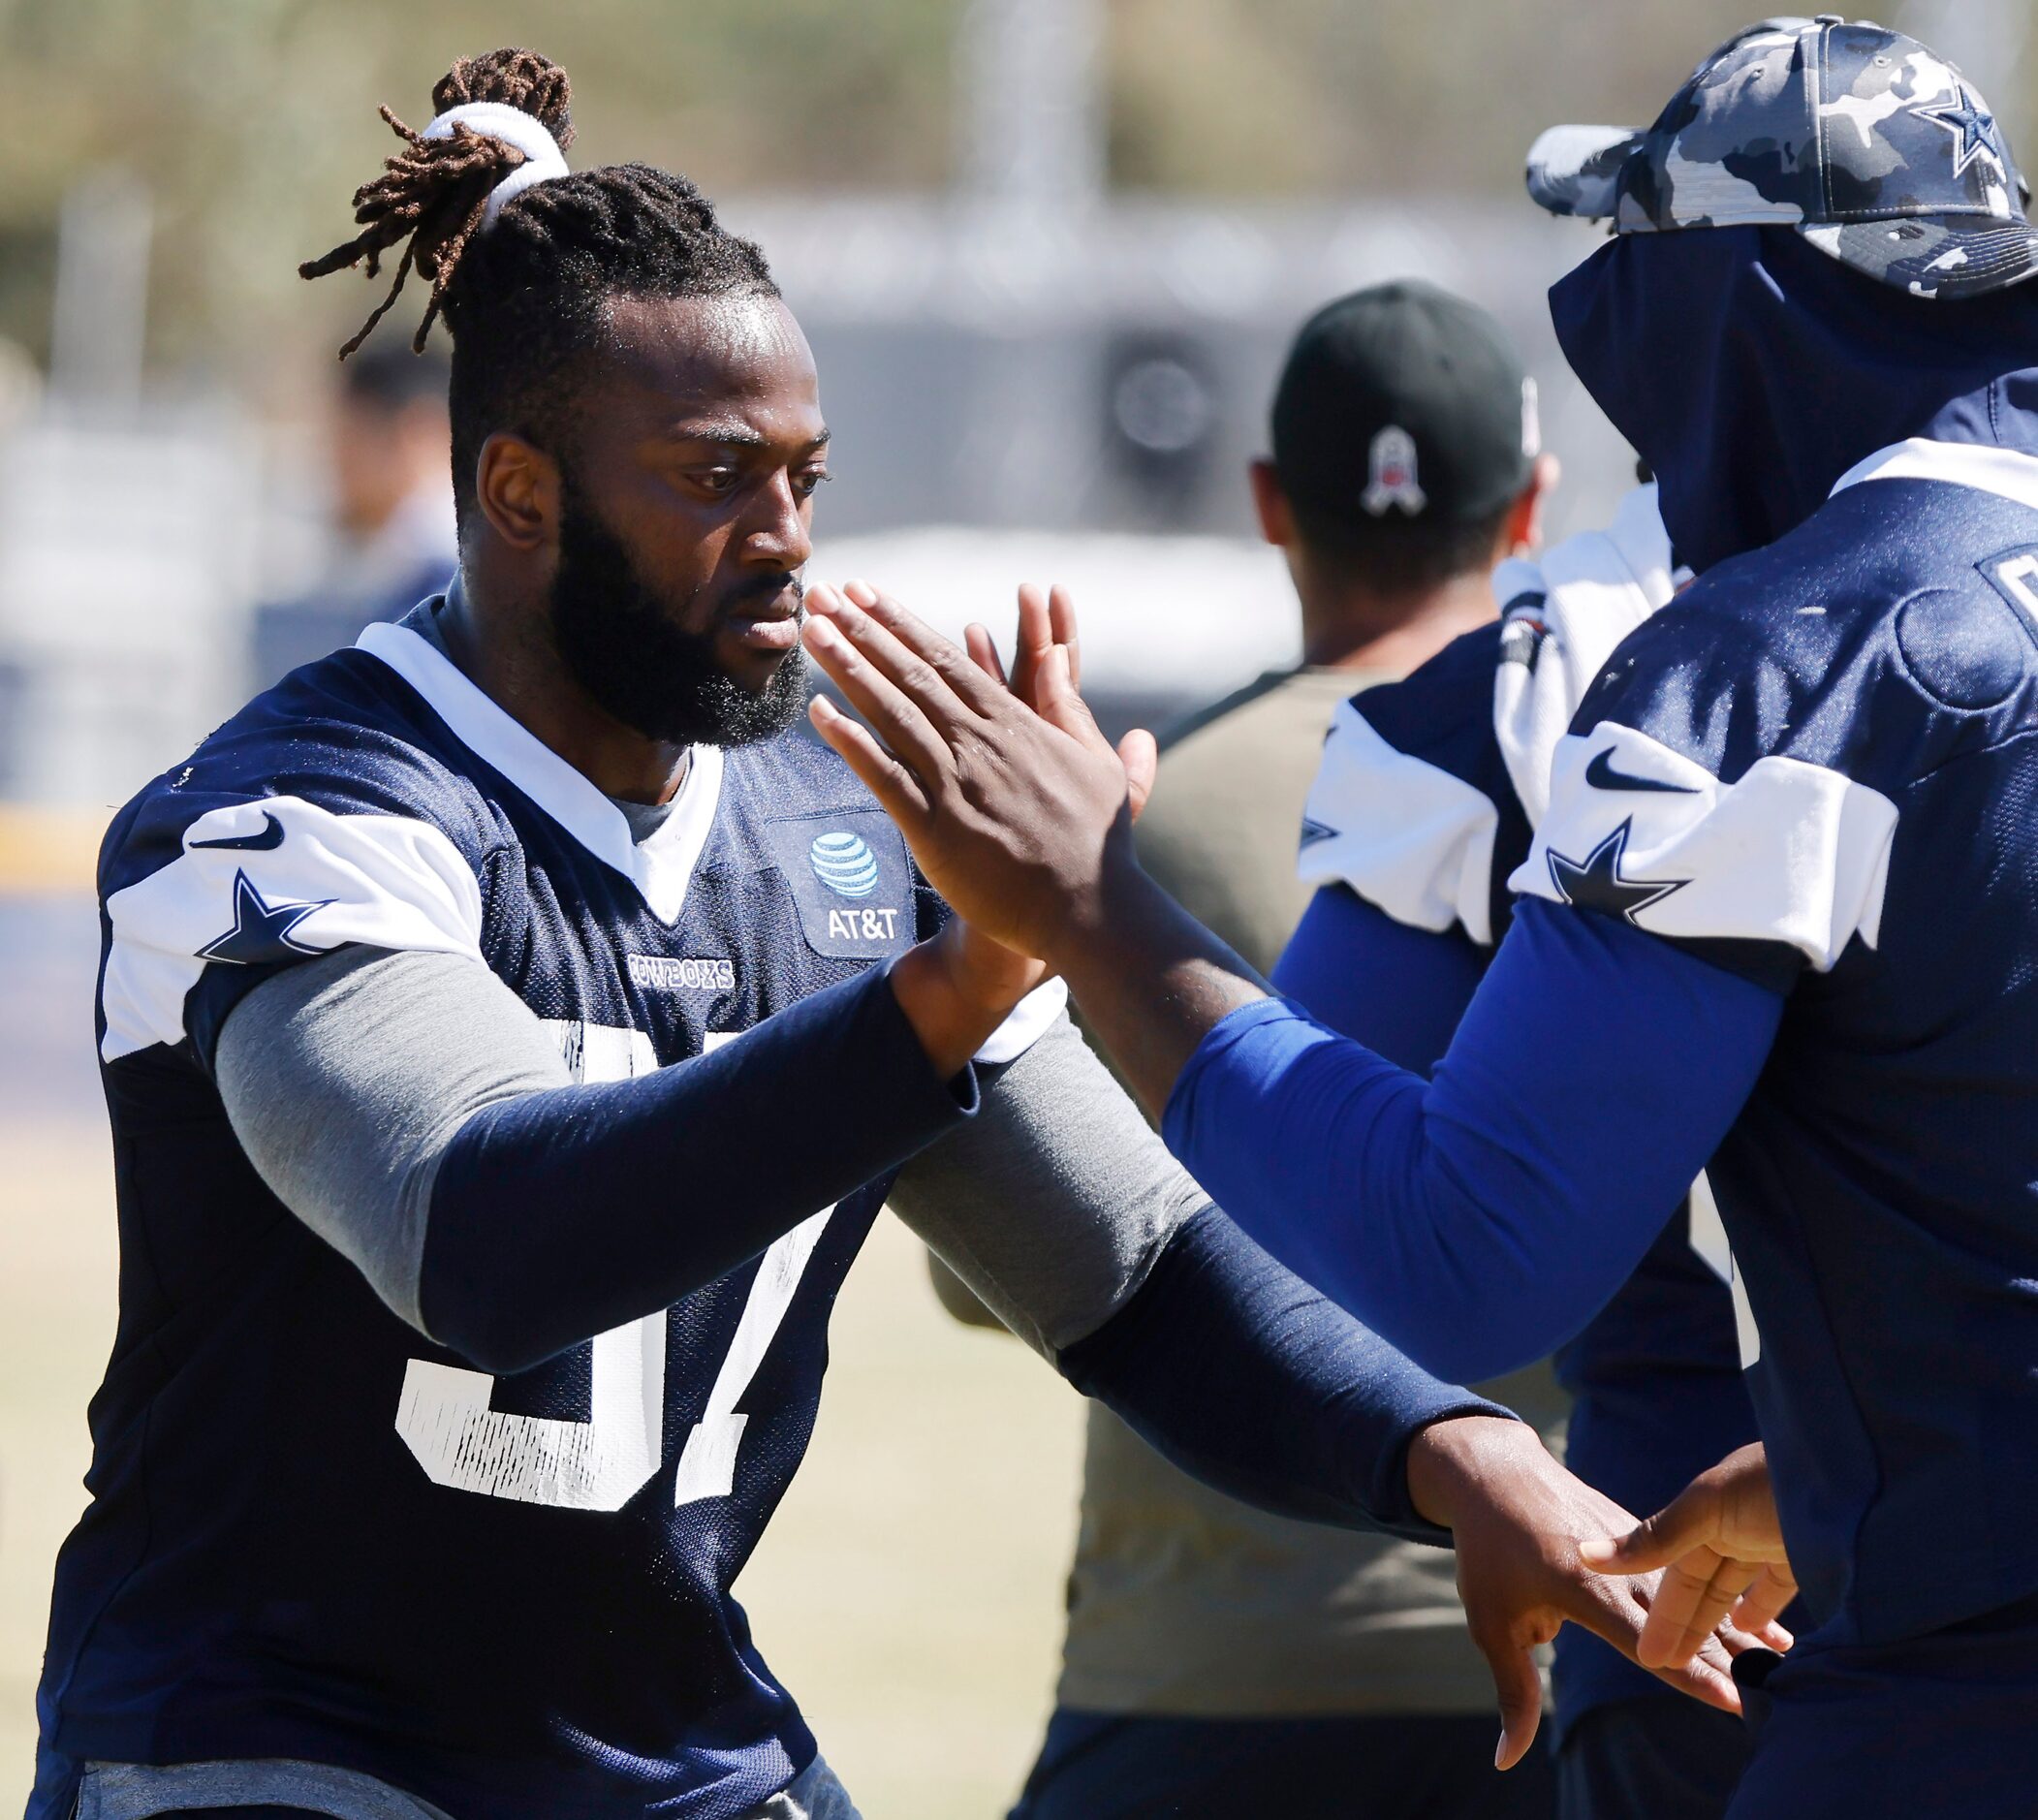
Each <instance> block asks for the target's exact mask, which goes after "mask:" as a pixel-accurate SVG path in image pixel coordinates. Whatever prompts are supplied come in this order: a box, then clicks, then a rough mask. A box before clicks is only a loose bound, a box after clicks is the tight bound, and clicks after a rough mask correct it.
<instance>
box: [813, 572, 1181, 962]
mask: <svg viewBox="0 0 2038 1820" xmlns="http://www.w3.org/2000/svg"><path fill="white" fill-rule="evenodd" d="M858 592H859V593H860V594H861V595H862V596H863V599H862V601H861V602H860V601H858V600H853V599H851V598H850V597H849V596H848V595H846V594H844V593H840V592H837V591H836V590H834V589H831V588H828V587H825V586H824V587H816V588H814V589H813V590H811V591H810V593H809V594H808V597H807V604H808V608H809V617H808V620H807V628H806V643H807V649H808V650H809V651H810V652H811V653H812V654H813V656H814V659H815V661H816V662H817V663H818V664H819V665H820V666H821V668H822V669H823V670H824V671H826V672H827V674H828V675H830V676H831V678H832V679H833V681H834V682H835V684H836V686H837V687H839V688H840V689H841V690H842V692H843V694H844V695H845V696H846V697H847V698H848V700H849V701H850V703H851V704H852V705H853V706H855V707H856V709H857V710H858V712H859V713H861V714H862V716H863V718H864V720H866V721H867V722H868V723H869V726H868V727H867V728H865V727H863V726H860V725H858V724H857V723H856V722H855V721H852V720H850V719H849V718H848V717H847V716H846V715H844V714H842V713H840V712H839V711H838V710H836V709H835V708H834V707H833V706H832V705H831V704H830V703H829V702H827V700H826V699H825V698H819V697H817V698H816V700H815V702H814V705H813V709H812V713H813V720H814V726H815V728H816V730H817V731H818V732H819V733H820V735H821V737H823V738H824V739H825V740H827V741H828V743H829V744H830V745H831V746H832V747H833V748H834V749H835V751H837V752H838V753H840V754H841V756H842V758H843V759H844V760H845V762H846V763H847V764H848V765H849V767H850V768H851V769H853V770H854V771H856V773H857V774H858V776H860V777H861V778H862V780H863V782H864V783H865V784H866V785H867V786H868V787H869V789H870V791H871V793H872V794H873V795H874V796H875V797H876V798H877V799H878V800H879V802H880V803H882V804H883V805H884V807H885V809H886V811H887V813H889V814H890V815H891V816H892V818H893V820H894V822H896V823H897V824H898V826H899V828H900V830H901V832H903V833H904V834H905V836H906V840H907V843H908V845H909V846H911V847H912V849H913V854H914V857H915V859H916V860H918V861H919V863H920V866H921V869H922V870H923V871H924V872H925V874H926V875H927V878H928V879H929V881H930V882H931V883H932V884H933V885H934V887H935V889H936V890H937V891H939V892H940V893H941V894H943V895H944V896H945V897H946V898H947V899H948V900H949V902H950V903H951V904H952V905H954V907H955V908H956V911H957V913H958V914H960V915H961V916H962V917H963V918H965V919H966V920H967V921H969V922H970V923H972V924H974V925H976V926H978V927H979V928H981V929H982V930H983V931H984V932H985V933H986V934H988V935H990V936H991V937H993V938H994V939H995V940H997V941H1000V942H1003V943H1004V944H1005V945H1006V946H1007V947H1010V948H1013V949H1016V950H1018V951H1019V952H1020V953H1024V954H1028V955H1036V956H1042V957H1047V958H1049V959H1050V960H1051V959H1052V957H1053V950H1054V948H1055V946H1056V944H1057V940H1058V939H1059V938H1060V937H1061V936H1062V935H1064V934H1065V933H1066V932H1067V930H1068V929H1069V928H1071V927H1072V926H1076V925H1078V924H1080V923H1081V921H1082V919H1083V916H1084V914H1085V912H1086V911H1087V910H1090V909H1093V908H1094V906H1095V905H1096V903H1097V902H1098V901H1099V900H1100V898H1101V896H1102V894H1103V891H1104V888H1105V881H1106V878H1107V876H1108V874H1109V873H1110V871H1111V869H1112V867H1113V864H1119V865H1126V866H1129V865H1131V864H1132V861H1131V851H1130V830H1131V822H1132V817H1131V808H1130V800H1131V795H1132V783H1131V782H1129V781H1128V778H1129V776H1130V777H1131V778H1132V779H1136V780H1138V781H1139V782H1140V784H1141V786H1142V788H1143V790H1144V788H1145V787H1148V786H1150V782H1151V776H1152V767H1153V742H1152V739H1151V737H1148V736H1145V735H1144V734H1142V735H1128V736H1127V737H1126V739H1125V740H1124V741H1123V742H1122V743H1121V745H1120V746H1119V748H1118V749H1116V750H1113V747H1112V744H1111V742H1110V741H1109V740H1108V739H1106V738H1105V737H1104V735H1103V733H1102V732H1101V731H1100V730H1099V729H1098V727H1097V724H1096V722H1095V720H1094V719H1092V718H1091V716H1090V712H1089V709H1088V707H1087V706H1085V705H1084V703H1083V701H1082V695H1081V694H1080V693H1079V692H1078V690H1077V688H1076V683H1075V675H1074V670H1075V666H1074V662H1073V658H1072V653H1071V650H1070V647H1069V646H1068V645H1067V644H1064V643H1056V642H1055V641H1054V640H1053V639H1052V638H1051V637H1050V638H1049V639H1048V640H1047V641H1046V647H1045V651H1044V654H1042V655H1040V656H1039V658H1038V661H1037V663H1036V664H1035V666H1034V667H1035V671H1036V673H1037V674H1035V675H1033V676H1032V677H1031V678H1030V680H1031V685H1032V687H1033V692H1034V705H1033V706H1029V705H1028V704H1027V703H1026V702H1022V701H1021V700H1020V699H1019V696H1018V695H1017V694H1015V693H1014V692H1013V690H1012V689H1010V688H1009V687H1006V686H1004V685H1002V684H1001V683H999V682H998V681H997V680H996V679H995V677H994V676H993V675H988V674H987V673H986V671H985V670H984V669H982V668H980V667H979V665H978V663H977V662H976V661H974V660H973V659H972V657H971V656H970V655H969V654H968V653H967V652H965V651H963V650H961V649H959V648H958V647H957V646H956V645H955V644H953V643H950V642H949V641H948V640H946V639H944V638H941V637H940V636H939V635H938V634H936V633H934V632H933V631H932V630H930V629H929V628H928V627H926V626H925V625H923V624H922V623H921V622H920V621H919V620H918V619H916V618H915V617H914V616H913V615H912V614H911V613H909V612H906V611H905V610H904V609H903V608H902V607H900V606H899V605H898V604H897V603H896V602H895V601H893V600H891V599H890V598H889V597H887V596H884V595H882V594H878V593H876V592H875V591H874V590H866V589H859V590H858ZM1050 632H1051V624H1050ZM1036 710H1037V711H1036Z"/></svg>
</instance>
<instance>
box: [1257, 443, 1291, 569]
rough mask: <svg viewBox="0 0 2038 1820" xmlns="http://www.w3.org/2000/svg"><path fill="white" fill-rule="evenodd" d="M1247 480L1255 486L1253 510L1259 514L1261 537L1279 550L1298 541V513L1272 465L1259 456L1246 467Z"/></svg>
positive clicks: (1264, 457)
mask: <svg viewBox="0 0 2038 1820" xmlns="http://www.w3.org/2000/svg"><path fill="white" fill-rule="evenodd" d="M1245 477H1246V479H1247V480H1248V481H1250V482H1251V483H1252V504H1253V510H1254V511H1255V512H1256V513H1257V514H1258V515H1259V518H1260V535H1261V536H1262V537H1264V538H1265V539H1266V540H1267V541H1268V542H1269V543H1270V544H1271V545H1272V546H1273V547H1274V548H1275V549H1287V548H1288V547H1289V545H1291V544H1293V543H1294V542H1295V510H1294V508H1293V507H1291V506H1290V505H1289V503H1288V491H1287V488H1286V487H1284V486H1282V485H1281V477H1280V474H1279V472H1278V471H1277V470H1276V469H1275V467H1274V465H1273V463H1272V462H1271V461H1270V460H1268V458H1267V457H1266V456H1265V455H1257V456H1255V457H1254V458H1253V459H1252V460H1251V461H1250V462H1248V463H1247V464H1246V470H1245Z"/></svg>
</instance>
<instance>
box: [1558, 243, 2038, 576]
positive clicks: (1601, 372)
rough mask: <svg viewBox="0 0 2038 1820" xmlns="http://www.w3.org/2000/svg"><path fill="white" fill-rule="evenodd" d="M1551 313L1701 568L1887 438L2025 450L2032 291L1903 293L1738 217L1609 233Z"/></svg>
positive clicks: (1768, 531) (2033, 340)
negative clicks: (1704, 225)
mask: <svg viewBox="0 0 2038 1820" xmlns="http://www.w3.org/2000/svg"><path fill="white" fill-rule="evenodd" d="M1550 313H1551V319H1552V323H1553V324H1554V326H1555V329H1556V335H1557V340H1558V342H1559V343H1560V344H1561V346H1562V347H1563V350H1564V357H1565V359H1566V360H1568V361H1570V363H1571V366H1572V369H1573V371H1575V372H1576V373H1577V374H1578V376H1579V378H1580V379H1581V380H1582V381H1583V383H1584V386H1585V389H1586V390H1587V391H1588V392H1591V394H1592V396H1593V397H1594V398H1595V399H1596V400H1597V401H1598V403H1599V406H1600V408H1601V409H1602V410H1604V411H1605V412H1606V414H1607V415H1608V417H1610V418H1611V419H1612V420H1613V421H1614V424H1615V427H1616V428H1617V429H1618V430H1619V431H1620V432H1621V434H1622V435H1624V436H1625V437H1626V438H1627V439H1628V441H1629V442H1631V443H1632V444H1633V445H1634V447H1635V450H1636V452H1637V454H1639V455H1641V456H1642V458H1643V460H1645V461H1646V462H1647V463H1648V465H1649V467H1650V468H1651V469H1652V470H1653V472H1654V474H1655V477H1656V480H1657V482H1658V485H1659V488H1660V500H1661V505H1662V511H1663V521H1664V524H1665V525H1666V526H1667V527H1668V529H1669V531H1670V538H1671V544H1672V547H1673V548H1674V549H1675V550H1676V552H1677V560H1678V562H1680V563H1683V564H1686V565H1688V566H1689V567H1691V568H1692V569H1695V570H1698V571H1701V572H1703V571H1704V570H1706V569H1709V568H1710V567H1711V566H1712V565H1713V564H1714V563H1717V562H1722V561H1724V560H1726V558H1728V557H1729V556H1734V555H1739V554H1740V552H1742V551H1743V550H1749V549H1759V548H1760V547H1761V546H1762V545H1764V544H1768V543H1772V542H1774V541H1775V539H1777V538H1779V537H1781V536H1782V535H1783V534H1784V533H1785V532H1786V531H1788V530H1791V529H1792V528H1793V527H1795V526H1796V525H1798V524H1800V523H1802V522H1803V520H1804V519H1805V518H1809V517H1810V516H1811V514H1812V513H1813V512H1815V511H1817V510H1818V508H1819V506H1820V505H1822V504H1823V503H1824V502H1825V499H1826V497H1827V495H1828V494H1829V493H1830V492H1831V491H1832V489H1833V485H1834V482H1835V481H1837V480H1838V479H1839V478H1840V476H1841V475H1842V474H1844V473H1845V472H1846V471H1847V470H1848V469H1849V468H1851V467H1852V466H1854V464H1855V463H1856V462H1858V461H1860V460H1863V459H1864V458H1865V457H1866V456H1868V455H1873V454H1874V453H1875V452H1876V451H1877V450H1878V449H1883V448H1886V447H1888V446H1889V445H1890V444H1891V443H1896V442H1901V441H1903V440H1904V439H1905V438H1906V437H1911V436H1927V437H1931V438H1933V439H1935V440H1938V441H1942V442H1971V443H1985V444H1990V445H1992V446H1994V447H1997V448H2005V449H2014V450H2018V451H2020V452H2022V453H2023V454H2026V455H2038V285H2029V286H2020V287H2016V288H2012V289H2009V290H2004V291H1998V292H1993V293H1990V294H1988V295H1985V296H1976V297H1967V298H1960V299H1959V300H1957V301H1951V302H1949V301H1948V300H1946V299H1943V298H1941V299H1936V300H1935V299H1932V298H1921V297H1914V296H1912V295H1910V294H1908V293H1906V292H1903V291H1900V290H1897V289H1895V288H1893V287H1891V286H1888V285H1883V284H1878V283H1876V282H1874V281H1873V280H1872V279H1869V278H1866V277H1864V276H1862V275H1861V274H1860V273H1858V272H1855V271H1852V270H1850V269H1849V268H1848V267H1845V266H1842V265H1840V264H1838V263H1837V262H1836V261H1834V260H1833V259H1829V258H1828V257H1827V256H1826V255H1825V254H1824V253H1822V252H1820V251H1819V250H1817V249H1816V248H1815V247H1813V246H1811V245H1808V244H1807V243H1806V242H1805V241H1804V240H1803V238H1802V237H1801V236H1800V235H1797V234H1795V233H1794V232H1792V231H1791V230H1790V229H1788V228H1781V227H1753V226H1744V227H1735V228H1712V229H1698V230H1695V231H1691V232H1686V233H1682V234H1659V235H1621V236H1619V237H1617V238H1615V239H1614V240H1612V241H1610V242H1609V243H1608V244H1607V245H1606V246H1604V247H1602V248H1601V249H1600V250H1599V251H1598V252H1597V253H1595V254H1594V255H1593V256H1592V257H1591V258H1590V259H1588V260H1586V261H1585V262H1584V264H1583V265H1582V266H1580V267H1578V268H1577V269H1576V270H1574V271H1572V272H1570V273H1569V274H1567V275H1566V276H1565V277H1563V278H1561V279H1559V280H1558V281H1557V283H1556V284H1555V285H1554V286H1553V287H1552V289H1551V293H1550Z"/></svg>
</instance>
